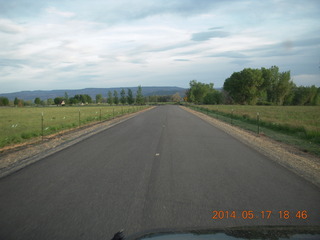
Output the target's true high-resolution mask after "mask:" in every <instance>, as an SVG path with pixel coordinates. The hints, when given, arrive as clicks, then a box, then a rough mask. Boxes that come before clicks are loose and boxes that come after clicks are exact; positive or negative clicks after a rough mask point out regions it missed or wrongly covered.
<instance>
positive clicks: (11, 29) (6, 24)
mask: <svg viewBox="0 0 320 240" xmlns="http://www.w3.org/2000/svg"><path fill="white" fill-rule="evenodd" d="M23 30H24V28H23V27H22V26H21V25H19V24H16V23H14V22H13V21H11V20H9V19H0V32H4V33H9V34H16V33H22V32H23Z"/></svg>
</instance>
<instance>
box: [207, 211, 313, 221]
mask: <svg viewBox="0 0 320 240" xmlns="http://www.w3.org/2000/svg"><path fill="white" fill-rule="evenodd" d="M275 217H276V218H279V219H292V218H295V219H307V218H308V212H307V211H306V210H299V211H288V210H281V211H269V210H264V211H251V210H244V211H222V210H220V211H219V210H215V211H212V219H229V218H233V219H270V218H275Z"/></svg>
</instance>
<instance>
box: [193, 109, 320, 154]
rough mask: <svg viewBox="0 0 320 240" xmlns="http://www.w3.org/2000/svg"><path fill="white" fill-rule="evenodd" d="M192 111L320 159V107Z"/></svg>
mask: <svg viewBox="0 0 320 240" xmlns="http://www.w3.org/2000/svg"><path fill="white" fill-rule="evenodd" d="M188 107H190V108H192V109H194V110H197V111H200V112H202V113H205V114H207V115H209V116H211V117H214V118H217V119H219V120H221V121H224V122H228V123H230V124H233V125H235V126H238V127H241V128H243V129H246V130H249V131H252V132H255V133H259V134H264V135H266V136H268V137H271V138H273V139H275V140H277V141H280V142H284V143H287V144H291V145H294V146H295V147H297V148H299V149H301V150H302V151H304V152H310V153H313V154H315V155H317V156H320V122H319V121H320V107H305V106H304V107H300V106H288V107H285V106H238V105H233V106H232V105H202V106H195V105H189V106H188ZM257 113H259V115H258V114H257ZM258 117H259V118H258Z"/></svg>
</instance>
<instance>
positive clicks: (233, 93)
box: [184, 66, 320, 106]
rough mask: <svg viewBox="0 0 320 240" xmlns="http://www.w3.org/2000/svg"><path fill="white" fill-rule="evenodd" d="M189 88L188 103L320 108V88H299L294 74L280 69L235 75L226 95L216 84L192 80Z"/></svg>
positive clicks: (225, 89)
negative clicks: (215, 87) (293, 76)
mask: <svg viewBox="0 0 320 240" xmlns="http://www.w3.org/2000/svg"><path fill="white" fill-rule="evenodd" d="M189 85H190V88H189V89H187V91H186V96H185V98H184V99H185V101H188V102H192V103H195V104H241V105H256V104H257V105H279V106H281V105H320V88H317V87H315V86H314V85H313V86H310V87H305V86H300V87H297V86H296V85H295V84H294V83H293V81H292V80H291V75H290V71H287V72H280V71H279V67H277V66H272V67H270V68H268V69H267V68H261V69H252V68H245V69H243V70H242V71H240V72H234V73H232V74H231V76H230V77H229V78H227V79H226V80H225V82H224V84H223V90H222V91H217V90H215V89H213V83H209V84H206V83H201V82H197V81H196V80H192V81H190V83H189Z"/></svg>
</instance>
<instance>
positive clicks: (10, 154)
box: [0, 107, 154, 178]
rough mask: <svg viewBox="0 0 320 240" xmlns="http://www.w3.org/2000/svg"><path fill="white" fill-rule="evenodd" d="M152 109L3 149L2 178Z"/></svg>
mask: <svg viewBox="0 0 320 240" xmlns="http://www.w3.org/2000/svg"><path fill="white" fill-rule="evenodd" d="M152 108H154V107H150V108H148V109H144V110H141V111H139V112H135V113H131V114H126V115H123V116H120V117H117V118H115V119H112V120H107V121H103V122H99V123H91V124H87V125H85V126H82V127H80V128H76V129H70V130H66V131H62V132H59V133H57V134H53V135H50V136H45V137H44V139H43V140H42V139H41V137H40V138H35V139H33V140H31V141H30V142H27V143H25V144H20V145H15V146H10V147H5V148H2V149H0V178H1V177H4V176H7V175H9V174H11V173H13V172H16V171H18V170H20V169H22V168H24V167H26V166H27V165H30V164H32V163H34V162H36V161H39V160H41V159H42V158H44V157H47V156H49V155H51V154H53V153H56V152H58V151H61V150H63V149H65V148H67V147H69V146H72V145H74V144H76V143H78V142H80V141H82V140H84V139H86V138H88V137H90V136H92V135H94V134H97V133H99V132H101V131H104V130H106V129H108V128H110V127H112V126H115V125H117V124H119V123H121V122H124V121H126V120H128V119H130V118H133V117H135V116H136V115H138V114H140V113H142V112H145V111H148V110H150V109H152Z"/></svg>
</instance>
